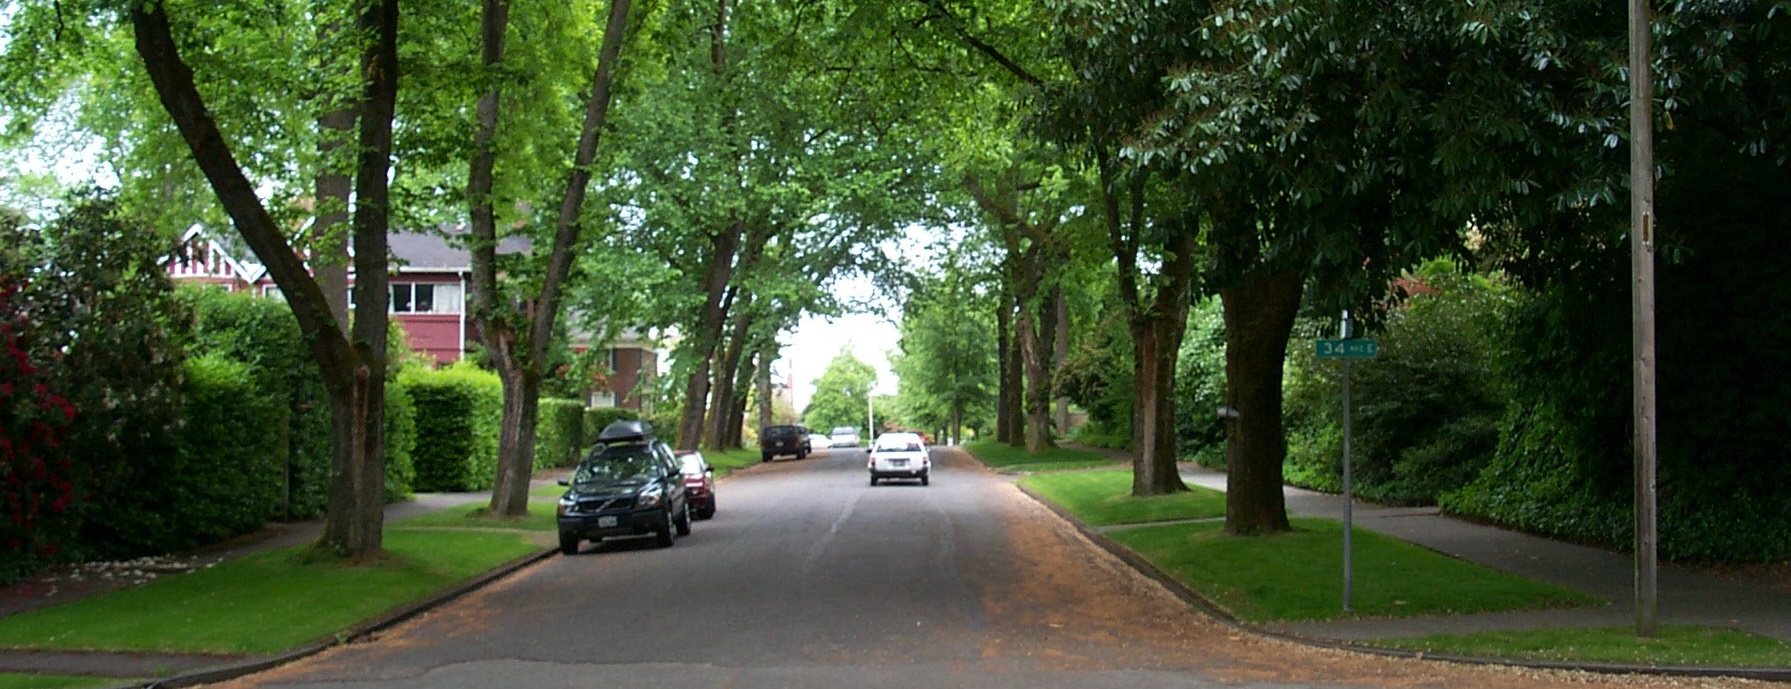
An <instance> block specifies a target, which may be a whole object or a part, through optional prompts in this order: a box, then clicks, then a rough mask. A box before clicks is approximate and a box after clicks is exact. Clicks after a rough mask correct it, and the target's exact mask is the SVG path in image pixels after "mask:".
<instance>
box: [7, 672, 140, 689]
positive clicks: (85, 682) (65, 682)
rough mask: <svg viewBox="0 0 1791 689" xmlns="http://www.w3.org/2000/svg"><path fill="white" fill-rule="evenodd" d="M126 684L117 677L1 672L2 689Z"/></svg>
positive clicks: (81, 688) (69, 688)
mask: <svg viewBox="0 0 1791 689" xmlns="http://www.w3.org/2000/svg"><path fill="white" fill-rule="evenodd" d="M125 682H126V680H122V679H119V678H117V677H74V676H69V675H33V674H28V673H22V672H0V689H87V687H116V686H118V685H120V684H123V683H125Z"/></svg>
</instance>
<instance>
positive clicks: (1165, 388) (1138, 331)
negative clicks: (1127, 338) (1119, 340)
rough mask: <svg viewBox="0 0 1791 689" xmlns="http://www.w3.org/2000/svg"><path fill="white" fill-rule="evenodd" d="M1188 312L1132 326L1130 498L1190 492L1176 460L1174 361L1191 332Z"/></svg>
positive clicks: (1145, 317) (1157, 316)
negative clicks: (1188, 330)
mask: <svg viewBox="0 0 1791 689" xmlns="http://www.w3.org/2000/svg"><path fill="white" fill-rule="evenodd" d="M1187 318H1188V313H1187V307H1186V305H1185V302H1184V305H1183V307H1182V309H1181V311H1180V312H1179V313H1177V312H1174V311H1171V312H1170V313H1153V314H1148V315H1142V316H1138V317H1135V318H1134V319H1133V323H1132V328H1131V330H1132V375H1133V380H1134V381H1135V383H1134V386H1133V388H1132V418H1133V424H1132V456H1133V463H1132V469H1133V470H1132V494H1133V495H1168V494H1170V493H1179V492H1182V491H1186V490H1187V489H1188V487H1187V485H1186V484H1184V483H1182V477H1181V473H1180V471H1179V470H1178V469H1177V468H1176V463H1175V460H1176V457H1175V359H1176V353H1177V352H1179V351H1180V350H1181V345H1182V337H1183V334H1184V332H1185V330H1186V328H1187Z"/></svg>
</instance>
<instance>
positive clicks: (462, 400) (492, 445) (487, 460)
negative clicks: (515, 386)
mask: <svg viewBox="0 0 1791 689" xmlns="http://www.w3.org/2000/svg"><path fill="white" fill-rule="evenodd" d="M398 380H399V384H400V385H402V386H403V387H404V388H405V390H406V391H408V392H409V393H410V397H411V402H412V404H413V406H414V408H415V410H416V428H417V443H416V450H415V452H414V453H413V455H412V463H413V464H415V466H416V472H417V474H416V476H417V478H416V489H417V490H419V491H424V492H463V491H473V490H486V489H489V488H491V486H492V483H493V482H494V480H495V479H496V477H497V447H498V424H499V422H500V421H501V420H502V417H503V397H504V390H503V385H502V384H501V383H499V382H498V377H497V374H495V373H491V372H488V371H482V370H479V369H478V368H477V367H474V366H472V365H464V364H462V365H454V366H449V367H448V368H444V369H441V370H437V371H426V370H408V371H405V372H404V373H402V374H401V375H399V377H398Z"/></svg>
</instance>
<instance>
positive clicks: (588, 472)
mask: <svg viewBox="0 0 1791 689" xmlns="http://www.w3.org/2000/svg"><path fill="white" fill-rule="evenodd" d="M656 473H657V471H656V467H655V462H654V461H653V455H652V454H650V453H648V452H647V451H646V450H644V449H641V450H638V451H635V452H627V453H617V454H608V453H605V454H604V455H602V456H599V457H595V458H592V459H587V460H585V461H584V462H582V463H580V464H579V465H578V470H577V471H574V472H573V474H572V487H573V488H574V489H577V488H597V487H602V486H611V485H616V484H634V485H639V484H642V483H646V482H647V481H648V480H650V479H652V478H653V477H654V475H655V474H656Z"/></svg>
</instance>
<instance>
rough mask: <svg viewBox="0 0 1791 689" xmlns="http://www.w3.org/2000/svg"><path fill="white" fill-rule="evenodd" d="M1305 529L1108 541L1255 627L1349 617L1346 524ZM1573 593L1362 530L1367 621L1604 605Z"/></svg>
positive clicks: (1134, 532) (1358, 577) (1214, 527)
mask: <svg viewBox="0 0 1791 689" xmlns="http://www.w3.org/2000/svg"><path fill="white" fill-rule="evenodd" d="M1293 524H1294V527H1295V531H1293V532H1292V533H1285V534H1278V535H1273V536H1259V537H1240V536H1231V535H1227V534H1226V533H1225V532H1224V528H1223V527H1224V525H1223V524H1220V523H1217V522H1213V523H1202V524H1176V525H1165V526H1151V527H1140V528H1136V529H1128V530H1125V531H1116V532H1112V533H1109V534H1108V537H1109V538H1111V539H1113V540H1114V541H1117V542H1119V543H1120V544H1122V545H1124V546H1126V547H1127V548H1130V549H1131V550H1132V551H1134V552H1136V553H1138V554H1139V555H1142V556H1144V558H1145V559H1147V560H1150V561H1151V562H1152V563H1154V564H1156V565H1157V566H1158V567H1160V568H1162V569H1163V570H1164V571H1165V572H1168V573H1169V574H1170V575H1171V576H1173V577H1175V578H1176V580H1177V581H1180V582H1181V583H1182V584H1183V585H1185V586H1187V587H1188V588H1189V589H1191V590H1193V591H1195V592H1197V593H1199V594H1201V595H1202V596H1205V597H1206V598H1207V599H1208V600H1211V601H1213V602H1215V603H1217V604H1218V605H1219V606H1221V607H1223V608H1225V609H1226V610H1228V611H1230V612H1231V614H1233V615H1235V616H1236V617H1237V618H1238V619H1241V620H1245V621H1249V622H1293V621H1311V620H1332V619H1339V618H1342V617H1344V614H1343V612H1342V609H1343V525H1342V524H1340V523H1338V522H1335V521H1331V520H1328V519H1296V520H1294V522H1293ZM1604 603H1605V601H1602V600H1600V599H1598V598H1597V597H1594V596H1590V595H1587V594H1584V593H1580V592H1577V591H1573V590H1571V589H1566V588H1562V587H1559V586H1554V585H1551V584H1545V583H1541V582H1537V581H1531V580H1529V579H1525V578H1523V577H1520V576H1517V575H1514V574H1508V573H1505V572H1501V571H1498V570H1495V569H1491V568H1489V567H1483V566H1480V565H1477V564H1474V563H1472V562H1468V561H1466V560H1461V559H1457V558H1453V557H1449V556H1447V555H1443V554H1442V553H1438V552H1436V551H1433V550H1430V549H1428V548H1423V547H1420V546H1416V545H1412V544H1410V543H1406V542H1405V541H1401V540H1398V539H1395V538H1390V537H1387V536H1382V535H1380V534H1377V533H1374V532H1371V531H1364V530H1361V529H1357V530H1356V534H1355V596H1354V609H1355V615H1354V616H1357V617H1415V616H1419V615H1465V614H1473V613H1483V612H1504V611H1512V610H1536V609H1548V608H1562V607H1576V606H1589V605H1602V604H1604Z"/></svg>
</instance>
